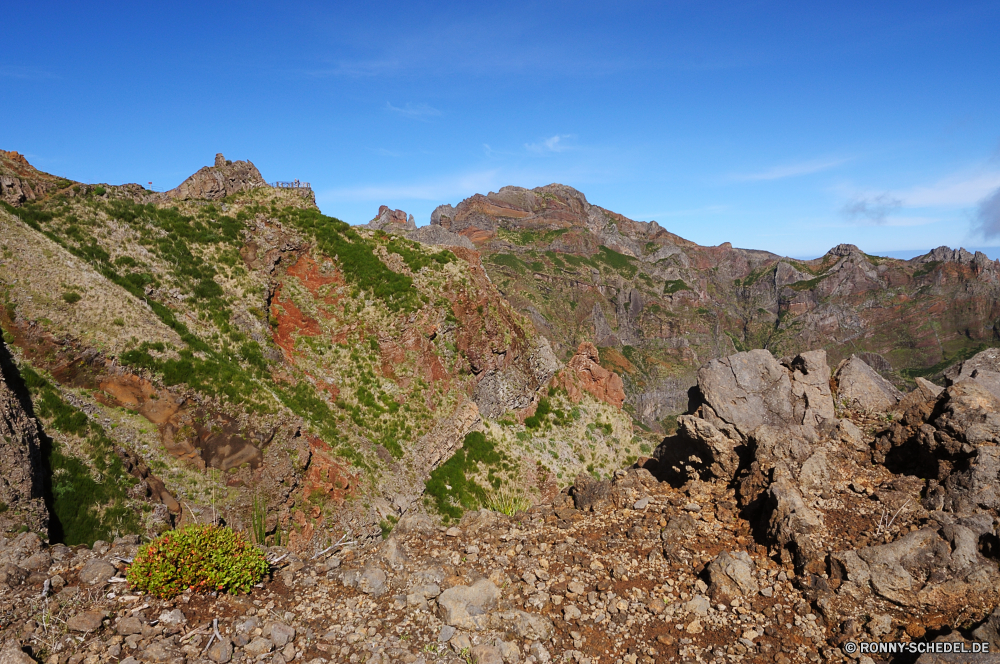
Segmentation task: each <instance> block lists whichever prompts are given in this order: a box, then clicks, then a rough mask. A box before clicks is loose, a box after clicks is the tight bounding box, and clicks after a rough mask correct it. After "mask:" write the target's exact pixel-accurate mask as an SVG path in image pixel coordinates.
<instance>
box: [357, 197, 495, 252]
mask: <svg viewBox="0 0 1000 664" xmlns="http://www.w3.org/2000/svg"><path fill="white" fill-rule="evenodd" d="M367 226H368V228H372V229H375V230H380V231H385V232H387V233H395V234H398V235H402V236H404V237H406V238H408V239H410V240H414V241H416V242H420V243H422V244H430V245H436V246H441V247H463V248H465V249H472V250H475V248H476V246H475V245H474V244H472V241H471V240H469V238H467V237H465V236H464V235H459V234H458V233H452V232H451V231H449V230H447V229H446V228H444V227H442V226H440V225H436V224H433V223H432V224H430V225H428V226H421V227H420V228H417V224H416V222H415V221H414V219H413V215H412V214H411V215H409V216H407V214H406V213H405V212H403V211H402V210H390V209H389V207H388V206H387V205H380V206H379V209H378V215H376V216H375V218H374V219H372V220H371V221H369V222H368V224H367Z"/></svg>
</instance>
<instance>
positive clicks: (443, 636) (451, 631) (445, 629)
mask: <svg viewBox="0 0 1000 664" xmlns="http://www.w3.org/2000/svg"><path fill="white" fill-rule="evenodd" d="M457 631H458V630H457V629H455V628H454V627H452V626H451V625H444V626H442V627H441V631H440V632H438V643H448V642H449V641H451V637H453V636H455V632H457Z"/></svg>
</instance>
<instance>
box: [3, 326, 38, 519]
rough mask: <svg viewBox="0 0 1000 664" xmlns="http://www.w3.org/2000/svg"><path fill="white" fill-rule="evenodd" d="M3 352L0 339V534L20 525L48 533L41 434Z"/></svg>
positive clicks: (13, 370) (13, 368)
mask: <svg viewBox="0 0 1000 664" xmlns="http://www.w3.org/2000/svg"><path fill="white" fill-rule="evenodd" d="M7 353H8V351H7V347H6V346H5V345H4V344H3V343H2V342H0V535H2V534H3V533H6V532H9V531H12V530H18V529H20V528H22V527H27V528H28V529H30V530H31V531H32V532H36V533H48V526H49V513H48V509H47V508H46V507H45V499H44V493H43V490H44V489H43V487H44V468H43V464H42V450H41V444H42V441H41V435H40V432H39V429H38V424H37V423H36V422H35V419H34V418H33V417H31V415H30V414H29V412H28V410H27V409H28V408H30V402H27V401H26V396H25V395H24V394H23V393H20V392H19V390H20V389H21V388H20V387H19V386H18V383H19V382H20V378H19V377H18V376H17V374H16V371H17V369H16V367H15V366H14V365H13V363H12V362H10V361H9V355H8V354H7ZM21 387H23V386H21Z"/></svg>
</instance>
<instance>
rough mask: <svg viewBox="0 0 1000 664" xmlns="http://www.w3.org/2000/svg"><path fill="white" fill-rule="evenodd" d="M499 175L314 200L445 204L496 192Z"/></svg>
mask: <svg viewBox="0 0 1000 664" xmlns="http://www.w3.org/2000/svg"><path fill="white" fill-rule="evenodd" d="M498 175H499V171H498V170H488V171H475V172H471V173H460V174H457V175H447V176H442V177H439V178H436V179H432V180H424V181H420V182H412V183H386V184H371V185H361V186H357V187H342V188H337V189H329V190H327V191H322V192H320V193H319V195H318V196H317V199H319V200H320V201H323V202H362V201H379V202H384V201H391V200H423V201H445V200H452V199H455V198H462V197H466V196H469V195H471V194H474V193H476V192H484V191H488V190H490V189H495V188H498Z"/></svg>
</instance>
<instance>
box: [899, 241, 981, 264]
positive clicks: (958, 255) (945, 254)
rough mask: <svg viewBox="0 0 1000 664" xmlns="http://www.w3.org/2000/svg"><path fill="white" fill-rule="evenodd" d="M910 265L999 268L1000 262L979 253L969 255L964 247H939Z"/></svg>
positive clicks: (914, 260) (912, 260) (915, 259)
mask: <svg viewBox="0 0 1000 664" xmlns="http://www.w3.org/2000/svg"><path fill="white" fill-rule="evenodd" d="M910 262H911V263H958V264H959V265H973V266H976V267H987V266H1000V261H991V260H990V259H989V257H988V256H987V255H986V254H984V253H983V252H981V251H977V252H976V253H975V254H972V253H969V252H968V251H966V250H965V248H964V247H959V248H958V249H952V248H951V247H946V246H943V245H942V246H940V247H938V248H937V249H932V250H931V251H929V252H927V253H926V254H924V255H923V256H917V257H916V258H913V259H911V260H910Z"/></svg>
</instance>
